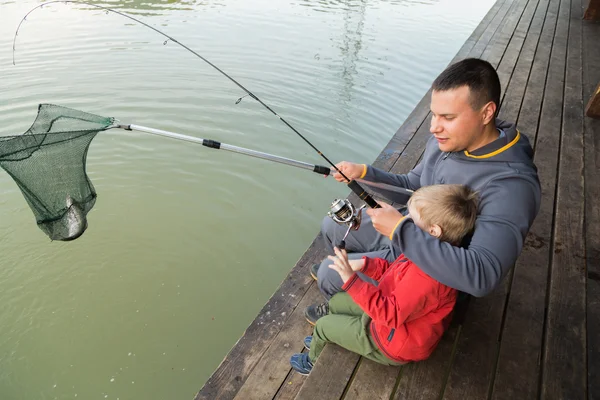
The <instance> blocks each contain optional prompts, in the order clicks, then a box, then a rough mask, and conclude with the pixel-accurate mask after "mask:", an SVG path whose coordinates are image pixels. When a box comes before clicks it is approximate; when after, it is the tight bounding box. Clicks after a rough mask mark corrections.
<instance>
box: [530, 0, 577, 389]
mask: <svg viewBox="0 0 600 400" xmlns="http://www.w3.org/2000/svg"><path fill="white" fill-rule="evenodd" d="M567 1H568V3H569V8H568V19H567V20H568V27H567V41H566V47H568V45H569V35H570V34H571V30H570V29H569V28H570V26H571V7H570V5H571V0H562V1H561V5H562V4H565V2H567ZM559 21H560V7H559V9H558V14H557V16H556V24H557V26H558V22H559ZM556 35H557V32H556V29H555V30H554V37H553V38H552V49H553V50H554V38H556ZM551 60H552V52H551V53H550V57H549V62H548V65H550V61H551ZM564 62H565V66H564V68H563V88H562V93H563V104H564V98H565V86H566V77H567V51H565V60H564ZM548 69H549V68H548ZM548 75H549V74H546V82H548ZM545 88H546V86H544V92H545ZM563 109H564V105H563V107H562V108H561V113H560V126H561V129H560V130H559V137H558V151H557V160H560V155H561V153H562V136H563V130H562V125H563V117H564V112H563ZM540 113H541V109H540ZM540 119H541V118H540ZM538 129H539V120H538ZM536 143H537V137H536ZM556 164H557V165H556V182H555V184H554V204H553V208H552V230H551V232H550V243H551V244H550V246H549V252H550V255H549V261H548V266H549V268H548V279H547V282H546V301H545V308H544V323H543V326H542V330H543V332H544V334H543V335H542V345H541V354H540V374H539V376H538V399H540V398H541V395H542V386H543V383H544V374H545V372H546V371H545V368H544V365H545V360H546V351H545V349H546V344H547V340H548V329H547V328H548V309H549V306H550V304H549V302H550V290H551V289H552V265H553V263H554V250H555V243H554V239H555V234H556V211H557V207H558V181H559V175H558V174H559V167H560V162H557V163H556Z"/></svg>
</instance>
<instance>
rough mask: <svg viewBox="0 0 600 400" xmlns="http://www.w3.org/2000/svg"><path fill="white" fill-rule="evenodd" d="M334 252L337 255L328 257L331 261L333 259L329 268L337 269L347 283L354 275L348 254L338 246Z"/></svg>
mask: <svg viewBox="0 0 600 400" xmlns="http://www.w3.org/2000/svg"><path fill="white" fill-rule="evenodd" d="M333 252H334V253H335V256H328V257H327V258H329V259H330V260H331V261H333V264H331V265H330V266H329V268H331V269H333V270H335V271H337V273H338V274H340V277H341V278H342V281H343V282H344V283H346V282H348V280H349V279H350V278H352V275H354V270H353V269H352V266H351V265H350V263H349V262H348V254H347V253H346V250H340V249H338V248H337V247H334V248H333ZM358 261H363V260H358ZM363 262H364V261H363Z"/></svg>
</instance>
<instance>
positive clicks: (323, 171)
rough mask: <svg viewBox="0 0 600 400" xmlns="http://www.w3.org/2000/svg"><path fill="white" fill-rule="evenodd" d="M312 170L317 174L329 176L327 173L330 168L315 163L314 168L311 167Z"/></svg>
mask: <svg viewBox="0 0 600 400" xmlns="http://www.w3.org/2000/svg"><path fill="white" fill-rule="evenodd" d="M313 172H316V173H317V174H321V175H325V176H329V174H330V173H331V168H329V167H325V166H324V165H315V168H313Z"/></svg>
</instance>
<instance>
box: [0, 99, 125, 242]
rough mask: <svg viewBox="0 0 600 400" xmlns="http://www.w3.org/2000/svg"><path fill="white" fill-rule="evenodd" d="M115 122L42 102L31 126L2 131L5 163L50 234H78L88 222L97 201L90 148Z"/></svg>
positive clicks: (69, 237)
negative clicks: (90, 174) (90, 169)
mask: <svg viewBox="0 0 600 400" xmlns="http://www.w3.org/2000/svg"><path fill="white" fill-rule="evenodd" d="M114 123H115V120H114V118H106V117H101V116H98V115H94V114H89V113H86V112H83V111H78V110H74V109H71V108H67V107H61V106H56V105H52V104H40V105H39V107H38V113H37V117H36V119H35V121H34V122H33V125H31V128H29V130H27V132H25V133H24V134H22V135H18V136H3V137H0V166H1V167H2V168H3V169H4V170H5V171H6V172H7V173H8V174H9V175H10V176H11V177H12V178H13V180H14V181H15V182H16V183H17V185H18V186H19V189H21V192H22V193H23V196H24V197H25V199H26V200H27V203H28V204H29V207H30V208H31V210H32V211H33V214H34V215H35V218H36V222H37V224H38V226H39V228H40V229H41V230H42V231H44V232H45V233H46V234H47V235H48V236H49V237H50V239H52V240H64V241H66V240H73V239H77V238H78V237H79V236H81V235H82V234H83V232H84V231H85V229H86V228H87V214H88V212H89V211H90V210H91V209H92V207H93V206H94V203H95V202H96V191H95V190H94V186H93V185H92V182H91V181H90V179H89V177H88V175H87V173H86V157H87V152H88V148H89V146H90V143H91V142H92V139H94V137H95V136H96V134H98V132H101V131H104V130H107V129H110V128H113V127H115V125H114Z"/></svg>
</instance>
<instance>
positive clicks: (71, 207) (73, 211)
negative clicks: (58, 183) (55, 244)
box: [61, 195, 87, 241]
mask: <svg viewBox="0 0 600 400" xmlns="http://www.w3.org/2000/svg"><path fill="white" fill-rule="evenodd" d="M62 222H63V223H64V225H65V228H66V230H67V232H68V236H67V237H65V238H64V239H61V240H65V241H67V240H74V239H77V238H78V237H79V236H81V235H82V234H83V232H85V230H86V228H87V218H86V217H85V213H84V212H83V209H82V208H81V206H80V205H79V203H78V202H77V201H75V200H73V198H72V197H71V196H70V195H67V212H66V213H65V215H64V216H63V217H62Z"/></svg>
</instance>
